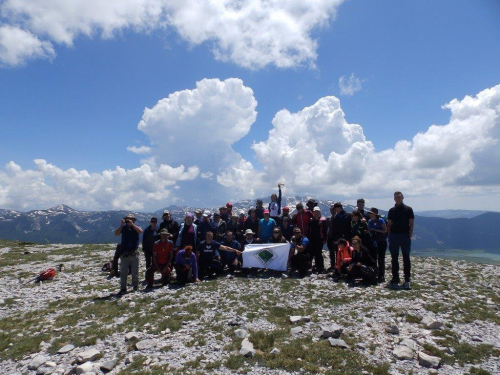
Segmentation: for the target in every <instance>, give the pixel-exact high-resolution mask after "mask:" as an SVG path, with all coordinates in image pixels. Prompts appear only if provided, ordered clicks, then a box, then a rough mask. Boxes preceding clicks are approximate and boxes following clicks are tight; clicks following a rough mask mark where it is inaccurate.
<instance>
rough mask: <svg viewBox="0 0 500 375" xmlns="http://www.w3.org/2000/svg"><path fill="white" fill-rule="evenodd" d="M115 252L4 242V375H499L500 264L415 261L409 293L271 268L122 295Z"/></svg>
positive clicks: (0, 315) (0, 303)
mask: <svg viewBox="0 0 500 375" xmlns="http://www.w3.org/2000/svg"><path fill="white" fill-rule="evenodd" d="M112 254H113V246H110V245H35V244H28V243H18V242H7V241H2V242H1V243H0V373H1V374H101V373H111V374H132V373H140V374H144V373H146V374H164V373H173V374H188V373H191V374H235V373H241V374H309V373H322V374H429V373H435V374H468V373H470V374H498V373H500V313H499V306H500V278H499V276H500V267H498V266H492V265H477V264H473V263H467V262H464V261H446V260H440V259H435V258H426V259H422V258H412V261H413V270H414V274H413V283H412V290H390V289H387V288H385V286H384V285H382V284H380V285H377V286H369V287H365V286H363V285H360V284H358V283H357V282H354V283H346V282H343V281H341V282H338V283H335V282H333V281H332V279H331V278H329V277H327V276H325V275H309V276H307V277H305V278H303V279H300V278H296V277H290V278H286V277H283V275H281V273H274V272H268V271H262V272H257V273H256V274H254V275H253V276H251V277H248V278H247V277H242V276H238V275H235V276H232V275H224V276H222V277H219V278H217V279H210V280H206V281H203V282H202V283H201V284H200V285H186V286H181V285H177V284H175V283H173V284H171V285H169V286H168V287H163V288H161V287H159V285H158V286H157V287H156V288H155V289H154V291H153V292H151V293H146V292H145V291H144V290H143V289H144V285H143V286H141V288H140V291H138V292H135V293H133V292H132V293H129V294H127V295H125V296H124V297H122V298H117V297H116V296H115V295H114V293H116V292H117V291H118V279H116V278H109V277H107V275H106V274H105V273H103V272H101V267H102V265H103V264H104V263H105V262H106V261H108V260H109V259H110V258H111V257H112ZM141 261H142V260H141ZM61 263H62V264H64V269H63V271H62V272H59V273H58V274H57V275H56V277H55V279H54V280H53V281H45V282H42V283H41V284H34V283H28V284H27V285H26V286H22V285H21V284H20V280H29V278H33V277H35V276H36V274H37V273H38V272H39V271H40V270H41V269H43V268H46V267H49V266H55V265H57V264H61ZM327 263H328V262H327ZM387 263H390V262H387ZM140 270H141V274H142V272H143V271H144V264H143V263H141V268H140Z"/></svg>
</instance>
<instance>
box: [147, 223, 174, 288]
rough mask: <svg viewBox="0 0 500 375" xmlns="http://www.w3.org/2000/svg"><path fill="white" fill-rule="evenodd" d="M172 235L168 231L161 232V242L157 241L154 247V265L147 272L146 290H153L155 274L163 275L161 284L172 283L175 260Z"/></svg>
mask: <svg viewBox="0 0 500 375" xmlns="http://www.w3.org/2000/svg"><path fill="white" fill-rule="evenodd" d="M169 235H170V233H169V232H168V230H167V229H162V230H161V231H160V240H158V241H156V242H155V244H154V247H153V265H152V266H151V267H149V268H148V270H147V271H146V281H147V283H148V285H147V287H146V290H147V291H151V290H152V289H153V281H154V275H155V272H160V273H161V284H162V286H165V285H167V284H168V283H169V281H170V272H171V270H172V269H171V266H172V260H173V258H174V244H173V242H172V241H171V240H169V239H168V238H169Z"/></svg>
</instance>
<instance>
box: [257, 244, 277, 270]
mask: <svg viewBox="0 0 500 375" xmlns="http://www.w3.org/2000/svg"><path fill="white" fill-rule="evenodd" d="M254 256H255V257H256V258H257V259H258V260H259V261H260V262H261V263H262V265H263V266H264V267H267V265H268V264H269V263H271V262H272V261H273V260H275V259H276V258H277V257H278V255H277V254H275V253H274V252H273V250H272V249H270V248H264V249H262V250H261V251H259V252H257V253H256V254H254Z"/></svg>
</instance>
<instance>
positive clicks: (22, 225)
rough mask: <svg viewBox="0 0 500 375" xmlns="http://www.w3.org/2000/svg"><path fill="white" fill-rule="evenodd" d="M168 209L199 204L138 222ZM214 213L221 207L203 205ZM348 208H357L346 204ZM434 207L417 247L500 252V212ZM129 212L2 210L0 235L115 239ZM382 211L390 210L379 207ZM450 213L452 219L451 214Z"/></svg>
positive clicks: (177, 214)
mask: <svg viewBox="0 0 500 375" xmlns="http://www.w3.org/2000/svg"><path fill="white" fill-rule="evenodd" d="M307 199H308V197H287V198H283V204H282V205H283V206H288V207H290V212H293V210H294V209H295V205H296V204H297V203H298V202H305V201H307ZM331 203H332V201H321V200H320V201H319V202H318V205H319V207H320V208H321V212H322V213H323V215H325V216H329V214H330V213H329V207H330V204H331ZM254 204H255V201H254V200H244V201H239V202H236V203H233V212H236V213H237V212H238V211H239V210H244V211H247V210H248V209H249V208H250V207H251V206H253V205H254ZM165 209H167V210H169V211H170V213H171V214H172V217H173V218H174V220H177V221H178V222H181V221H182V219H183V217H184V214H185V213H186V212H193V211H194V209H195V208H193V207H188V206H175V205H172V206H168V207H165V208H164V209H161V210H158V211H155V212H152V213H143V212H133V213H134V215H135V216H136V217H137V224H138V225H139V226H141V227H143V228H144V227H146V226H147V225H148V224H149V220H150V218H151V217H152V216H156V217H157V218H158V219H159V221H161V216H162V214H163V211H164V210H165ZM204 209H207V210H210V211H212V212H214V211H216V210H217V207H207V208H204ZM345 209H346V211H348V212H352V211H353V210H354V209H355V207H354V206H351V205H345ZM447 211H448V212H446V211H444V212H443V211H432V212H434V213H435V214H436V216H442V217H428V216H427V215H428V213H424V215H426V216H423V215H419V214H418V213H416V219H415V230H414V239H413V242H412V248H413V249H416V250H418V249H438V250H446V249H460V250H473V249H482V250H486V251H498V250H500V213H499V212H484V213H481V212H480V211H474V213H478V214H477V215H475V214H473V213H471V212H469V211H462V216H465V217H454V216H456V215H457V214H458V213H457V212H456V210H447ZM127 213H129V211H77V210H74V209H72V208H71V207H69V206H66V205H58V206H56V207H52V208H49V209H46V210H34V211H29V212H19V211H13V210H6V209H0V238H2V239H10V240H18V241H29V242H37V243H113V242H117V240H118V238H117V237H115V236H114V231H115V229H116V228H117V227H118V225H119V224H120V220H121V218H123V217H124V216H125V215H126V214H127ZM380 213H381V214H387V212H385V211H382V210H380ZM447 216H451V217H452V218H446V217H447Z"/></svg>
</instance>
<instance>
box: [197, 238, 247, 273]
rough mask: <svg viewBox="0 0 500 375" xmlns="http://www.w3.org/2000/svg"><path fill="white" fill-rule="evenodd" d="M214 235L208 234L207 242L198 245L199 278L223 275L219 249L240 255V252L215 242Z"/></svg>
mask: <svg viewBox="0 0 500 375" xmlns="http://www.w3.org/2000/svg"><path fill="white" fill-rule="evenodd" d="M213 239H214V234H213V233H212V232H210V231H209V232H207V234H206V239H205V241H201V242H200V244H199V245H198V249H197V251H196V255H197V258H198V268H199V270H200V271H199V278H200V279H202V278H203V277H204V276H209V277H210V276H213V274H214V273H215V274H217V275H220V274H221V273H222V263H221V256H220V253H219V249H221V250H225V251H231V252H236V253H237V255H240V254H241V253H240V251H239V250H236V249H233V248H231V247H228V246H224V245H221V244H220V243H219V242H217V241H214V240H213Z"/></svg>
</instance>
